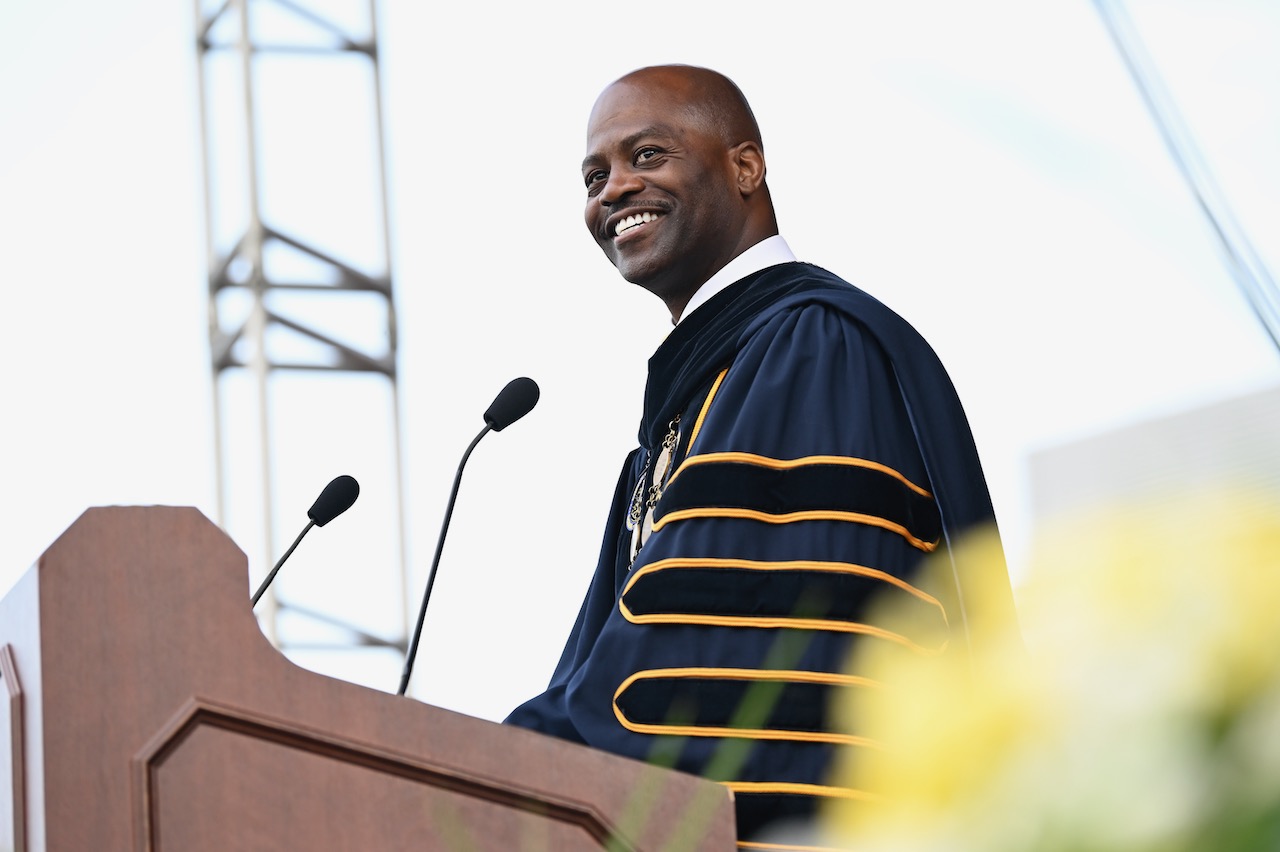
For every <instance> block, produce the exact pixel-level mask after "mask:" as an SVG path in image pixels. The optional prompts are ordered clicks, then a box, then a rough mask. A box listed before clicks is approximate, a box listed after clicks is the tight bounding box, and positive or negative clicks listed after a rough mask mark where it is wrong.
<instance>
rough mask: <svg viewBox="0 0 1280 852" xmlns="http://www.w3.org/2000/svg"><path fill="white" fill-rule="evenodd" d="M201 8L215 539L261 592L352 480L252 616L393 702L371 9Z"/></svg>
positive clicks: (393, 430)
mask: <svg viewBox="0 0 1280 852" xmlns="http://www.w3.org/2000/svg"><path fill="white" fill-rule="evenodd" d="M195 6H196V15H195V19H196V20H195V24H196V47H197V65H198V83H199V88H200V92H199V96H200V118H201V131H202V145H203V154H204V177H205V204H206V216H205V223H206V232H207V233H206V236H207V247H208V253H209V254H208V285H209V339H210V352H211V366H212V371H213V396H214V406H213V411H214V417H215V426H214V440H215V445H216V446H215V453H216V464H217V483H218V515H219V517H218V523H219V524H220V525H221V526H222V527H223V528H224V529H226V530H227V531H228V532H229V533H230V534H231V535H232V537H233V538H234V539H235V540H236V541H237V543H239V544H240V546H241V547H242V548H244V549H245V550H246V552H247V553H248V556H249V563H250V576H251V577H252V578H254V580H253V582H254V584H255V585H256V583H257V582H258V581H260V580H261V578H263V577H265V575H266V573H267V571H268V570H269V569H270V567H271V565H272V564H274V562H275V560H276V559H277V558H278V557H279V555H280V554H281V553H282V552H283V547H282V545H283V544H287V543H288V542H289V541H291V540H292V539H293V537H294V536H295V535H296V534H297V532H298V531H299V530H300V529H301V528H302V526H303V525H304V524H305V522H306V520H307V518H306V514H305V512H306V509H307V507H308V506H310V505H311V501H313V500H314V499H315V497H316V495H317V494H319V492H320V489H321V488H322V487H323V486H324V484H325V483H327V482H328V481H329V480H330V479H331V478H332V477H333V476H335V475H337V474H343V473H345V474H351V475H354V476H355V477H356V479H357V480H359V481H360V483H361V492H362V493H361V497H360V500H358V501H357V503H356V505H355V506H354V507H353V508H352V510H351V511H350V512H348V513H347V514H346V515H345V516H344V517H343V518H341V519H339V520H337V521H336V522H335V523H334V526H333V527H330V528H328V529H326V530H325V531H323V532H320V531H312V532H311V534H310V536H309V537H308V538H307V539H306V540H305V541H304V542H303V543H302V544H301V545H300V548H299V550H300V552H299V553H298V554H297V555H295V556H293V557H292V559H291V560H290V564H289V565H287V566H285V568H284V570H283V571H282V572H281V574H280V576H279V577H278V578H277V580H276V581H275V583H274V585H273V586H272V587H271V590H270V592H269V593H268V594H267V595H266V596H264V597H263V599H262V600H261V602H260V605H259V606H258V608H257V614H258V615H259V618H260V621H261V623H262V626H263V630H264V633H266V635H267V636H268V638H269V639H271V641H272V642H273V643H274V644H276V645H277V646H278V647H279V648H280V649H281V650H282V651H284V652H285V653H286V654H289V655H290V656H291V657H293V658H294V659H295V661H298V662H300V663H301V664H302V665H304V666H308V667H310V668H315V669H317V670H322V671H326V673H330V674H335V675H336V676H339V677H345V678H347V679H356V680H358V679H359V676H356V677H352V676H351V675H350V673H344V672H343V671H342V670H341V667H340V664H339V665H337V666H335V665H334V664H332V661H331V660H327V659H326V658H325V657H322V656H311V657H308V656H307V655H308V654H312V655H315V654H317V653H319V654H328V655H330V656H332V652H335V651H337V652H339V654H338V657H342V658H344V659H345V660H346V661H347V662H348V663H349V662H351V661H352V660H351V653H343V652H355V653H356V654H357V655H359V654H360V653H361V652H363V653H364V654H366V655H367V654H368V653H373V654H374V655H381V657H384V658H388V659H387V660H386V661H385V666H384V668H385V671H386V672H387V674H385V675H384V674H382V673H379V672H378V670H377V667H376V666H374V667H373V668H372V669H371V668H370V666H369V665H368V658H367V657H365V658H364V659H361V660H359V661H358V662H357V663H356V667H355V668H356V670H357V671H359V672H363V673H364V674H365V675H367V676H368V677H369V678H370V679H371V681H372V682H373V683H377V684H379V685H382V686H385V687H388V688H389V687H390V686H392V685H393V684H394V682H395V681H394V678H393V677H392V676H391V673H393V672H394V671H396V670H398V666H399V665H400V656H401V654H402V653H403V649H404V647H405V645H406V640H405V638H404V637H405V635H406V632H407V631H406V626H407V611H406V609H405V603H404V602H405V600H406V595H405V583H406V571H405V563H406V557H405V537H404V530H403V528H404V520H403V515H404V513H403V509H402V504H403V485H402V480H401V474H400V471H401V447H400V434H399V433H400V427H399V422H400V416H399V399H398V389H397V387H396V378H397V349H396V315H395V302H394V299H393V293H392V277H391V263H390V241H389V237H388V212H387V211H388V204H387V188H386V167H385V159H384V149H383V138H382V124H383V117H382V96H381V78H380V73H379V67H378V48H377V26H376V15H377V10H376V7H375V3H374V0H327V2H326V0H309V2H307V3H306V7H305V8H304V6H303V5H302V4H300V3H296V2H292V0H223V1H222V2H216V3H210V2H206V1H205V0H196V4H195ZM361 509H364V511H363V512H361V511H358V510H361ZM358 515H363V519H362V520H360V519H357V518H356V517H355V516H358ZM339 528H341V530H342V532H341V533H338V532H337V530H338V529H339ZM344 547H346V548H347V551H346V552H345V553H344V551H343V548H344ZM382 551H385V552H382ZM304 553H305V555H304ZM326 566H327V568H326ZM326 570H327V571H328V572H329V573H325V571H326ZM295 572H296V573H295ZM326 596H328V598H329V600H325V598H326ZM360 611H363V612H365V616H364V619H363V622H362V621H361V619H360V618H359V617H358V616H357V615H355V613H357V612H360ZM387 625H392V626H391V627H390V628H388V627H387ZM388 632H393V633H395V634H396V635H394V636H387V635H386V634H387V633H388ZM291 652H292V653H291ZM334 659H337V657H334Z"/></svg>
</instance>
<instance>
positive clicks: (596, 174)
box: [586, 169, 605, 187]
mask: <svg viewBox="0 0 1280 852" xmlns="http://www.w3.org/2000/svg"><path fill="white" fill-rule="evenodd" d="M604 179H605V173H604V169H595V170H594V171H590V172H587V177H586V182H587V186H588V187H590V186H591V185H592V184H595V183H599V182H600V181H602V180H604Z"/></svg>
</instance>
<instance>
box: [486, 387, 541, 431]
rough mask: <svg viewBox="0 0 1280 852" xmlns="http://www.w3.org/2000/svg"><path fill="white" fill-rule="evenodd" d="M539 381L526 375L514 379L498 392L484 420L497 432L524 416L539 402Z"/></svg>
mask: <svg viewBox="0 0 1280 852" xmlns="http://www.w3.org/2000/svg"><path fill="white" fill-rule="evenodd" d="M538 394H539V391H538V383H537V382H535V381H534V380H533V379H530V378H528V377H526V376H521V377H520V378H518V379H512V380H511V381H509V382H507V386H506V387H505V388H503V389H502V390H501V391H499V392H498V395H497V397H495V398H494V400H493V404H492V405H490V406H489V410H488V411H486V412H485V413H484V422H485V423H488V424H489V428H491V429H493V431H495V432H501V431H502V430H503V429H505V428H507V427H508V426H510V425H511V424H512V423H515V422H516V421H517V420H519V419H520V418H521V417H524V416H525V415H526V414H528V413H529V412H530V411H533V407H534V406H535V405H537V404H538Z"/></svg>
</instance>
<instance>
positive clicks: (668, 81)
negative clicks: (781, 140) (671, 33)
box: [606, 65, 764, 151]
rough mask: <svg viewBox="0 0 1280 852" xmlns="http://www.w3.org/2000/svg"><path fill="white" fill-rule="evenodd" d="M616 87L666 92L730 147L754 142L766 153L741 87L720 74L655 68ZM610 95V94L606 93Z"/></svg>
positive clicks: (630, 76) (693, 67)
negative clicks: (644, 88) (636, 87)
mask: <svg viewBox="0 0 1280 852" xmlns="http://www.w3.org/2000/svg"><path fill="white" fill-rule="evenodd" d="M612 86H645V87H654V88H657V89H662V90H665V91H666V92H667V94H668V95H669V96H670V97H671V98H673V99H674V100H675V101H676V102H678V103H682V104H683V105H684V107H685V109H686V110H687V111H688V114H689V116H690V117H692V118H693V119H694V120H696V121H698V122H699V124H701V125H702V127H703V129H704V130H705V131H706V132H710V133H714V135H716V136H717V137H718V138H719V139H720V140H721V141H722V142H724V144H725V146H726V147H733V146H734V145H737V144H738V143H739V142H754V143H755V144H756V145H757V146H759V148H760V149H761V150H762V151H763V150H764V142H763V140H762V139H761V138H760V125H758V124H757V123H756V117H755V114H754V113H753V112H752V111H751V105H750V104H749V103H747V98H746V96H745V95H744V94H742V90H741V89H739V88H738V85H737V84H736V83H734V82H733V81H732V80H730V79H729V78H728V77H726V76H725V75H723V74H721V73H720V72H718V71H712V70H711V69H710V68H700V67H698V66H696V65H652V66H649V67H647V68H638V69H636V70H635V71H632V72H630V73H629V74H625V75H623V76H622V77H619V78H618V79H617V80H615V81H614V82H613V83H612V84H611V86H610V88H612ZM606 91H607V90H606Z"/></svg>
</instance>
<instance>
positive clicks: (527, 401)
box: [396, 376, 539, 695]
mask: <svg viewBox="0 0 1280 852" xmlns="http://www.w3.org/2000/svg"><path fill="white" fill-rule="evenodd" d="M538 396H539V391H538V383H537V382H535V381H534V380H533V379H530V378H528V377H525V376H521V377H520V378H518V379H512V380H511V381H509V382H507V385H506V387H504V388H503V389H502V390H500V391H499V392H498V395H497V396H496V397H494V399H493V403H492V404H491V405H490V406H489V408H488V409H487V410H486V411H485V413H484V428H483V429H481V430H480V434H478V435H476V436H475V438H473V439H472V441H471V445H470V446H469V447H467V451H466V452H465V453H463V454H462V461H461V462H459V463H458V472H457V473H456V474H454V477H453V490H451V491H450V492H449V504H448V506H446V507H445V510H444V523H443V524H441V526H440V537H439V539H437V540H436V555H435V556H434V557H433V558H432V560H431V570H430V571H429V572H428V573H427V588H426V591H425V592H423V594H422V606H421V608H419V610H418V624H417V626H416V627H415V628H414V630H413V641H412V642H410V643H409V653H408V654H407V655H406V656H405V660H404V672H403V673H402V674H401V675H400V688H399V689H398V690H397V691H396V695H404V691H405V689H406V688H407V687H408V686H409V676H410V675H411V674H412V673H413V661H414V658H415V657H417V656H418V640H419V639H420V638H422V622H423V621H424V620H425V619H426V617H427V601H429V600H430V599H431V587H432V586H433V585H434V584H435V581H436V568H437V567H438V566H439V565H440V553H441V551H443V550H444V537H445V534H446V533H447V532H448V531H449V519H450V518H451V517H452V516H453V504H454V501H455V500H457V498H458V484H459V483H460V482H461V481H462V469H463V468H464V467H466V464H467V459H469V458H470V457H471V451H472V450H474V449H475V448H476V444H478V443H480V439H481V438H483V437H484V436H485V435H487V434H489V432H491V431H493V432H501V431H502V430H503V429H505V428H507V427H508V426H510V425H511V424H512V423H515V422H516V421H517V420H519V419H520V418H521V417H524V416H525V415H526V414H528V413H529V412H530V411H533V407H534V406H535V405H537V404H538Z"/></svg>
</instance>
